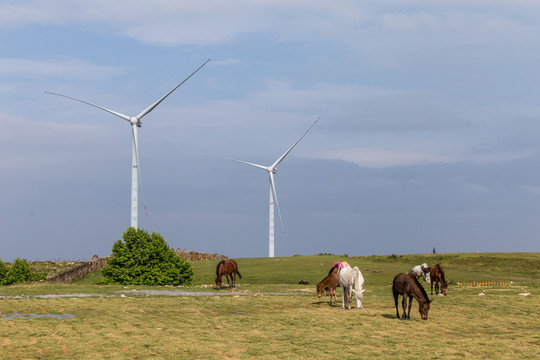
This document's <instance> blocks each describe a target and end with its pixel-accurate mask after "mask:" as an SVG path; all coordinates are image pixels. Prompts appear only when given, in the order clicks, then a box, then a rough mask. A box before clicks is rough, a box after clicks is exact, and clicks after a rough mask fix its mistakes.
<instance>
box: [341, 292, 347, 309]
mask: <svg viewBox="0 0 540 360" xmlns="http://www.w3.org/2000/svg"><path fill="white" fill-rule="evenodd" d="M345 291H347V288H345V287H342V288H341V301H342V304H341V308H342V309H345V297H346V296H347V295H346V294H345Z"/></svg>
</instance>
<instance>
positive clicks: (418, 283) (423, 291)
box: [411, 276, 430, 302]
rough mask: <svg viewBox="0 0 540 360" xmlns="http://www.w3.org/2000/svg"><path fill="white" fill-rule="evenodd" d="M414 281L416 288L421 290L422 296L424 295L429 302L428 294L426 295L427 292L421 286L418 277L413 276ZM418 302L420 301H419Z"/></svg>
mask: <svg viewBox="0 0 540 360" xmlns="http://www.w3.org/2000/svg"><path fill="white" fill-rule="evenodd" d="M411 277H412V278H413V280H414V283H415V284H416V286H417V287H418V288H419V289H420V292H421V293H422V295H424V297H425V298H426V300H427V301H428V302H429V301H430V300H429V298H428V296H427V293H426V290H425V289H424V287H423V286H422V285H421V284H420V282H419V281H418V279H417V278H416V276H411ZM417 300H418V299H417Z"/></svg>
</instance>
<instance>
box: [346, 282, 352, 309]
mask: <svg viewBox="0 0 540 360" xmlns="http://www.w3.org/2000/svg"><path fill="white" fill-rule="evenodd" d="M352 297H353V293H352V287H349V288H348V291H347V309H349V310H351V303H352Z"/></svg>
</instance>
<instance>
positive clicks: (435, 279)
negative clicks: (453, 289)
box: [429, 264, 448, 296]
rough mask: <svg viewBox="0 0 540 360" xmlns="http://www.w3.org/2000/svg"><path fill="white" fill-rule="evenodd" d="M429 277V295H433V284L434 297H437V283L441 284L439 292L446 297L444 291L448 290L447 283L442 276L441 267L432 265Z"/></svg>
mask: <svg viewBox="0 0 540 360" xmlns="http://www.w3.org/2000/svg"><path fill="white" fill-rule="evenodd" d="M429 275H430V276H431V295H433V284H435V295H439V283H441V291H442V293H443V295H445V296H446V289H447V288H448V283H447V282H446V278H445V276H444V270H443V268H442V267H441V265H439V264H437V265H433V266H432V267H431V268H430V269H429Z"/></svg>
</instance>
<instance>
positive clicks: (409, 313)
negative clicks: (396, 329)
mask: <svg viewBox="0 0 540 360" xmlns="http://www.w3.org/2000/svg"><path fill="white" fill-rule="evenodd" d="M412 301H413V297H412V296H409V312H408V314H407V320H411V306H412Z"/></svg>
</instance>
